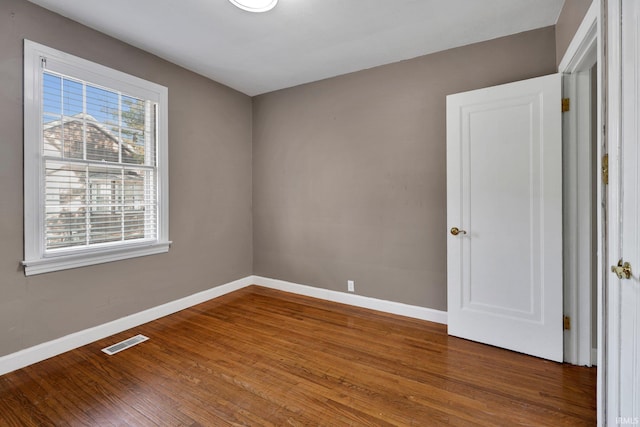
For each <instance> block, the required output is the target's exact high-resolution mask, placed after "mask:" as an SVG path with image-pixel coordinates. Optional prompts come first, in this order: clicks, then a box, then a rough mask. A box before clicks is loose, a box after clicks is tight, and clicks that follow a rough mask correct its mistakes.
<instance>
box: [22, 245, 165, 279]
mask: <svg viewBox="0 0 640 427" xmlns="http://www.w3.org/2000/svg"><path fill="white" fill-rule="evenodd" d="M169 246H171V242H158V243H152V244H148V245H145V246H137V247H128V248H114V249H109V250H102V251H99V252H94V253H84V254H73V255H63V256H56V257H51V258H40V259H32V260H24V261H22V265H23V266H24V274H25V276H33V275H36V274H42V273H49V272H52V271H59V270H68V269H70V268H78V267H85V266H89V265H95V264H103V263H105V262H112V261H120V260H123V259H129V258H137V257H141V256H147V255H155V254H161V253H165V252H169Z"/></svg>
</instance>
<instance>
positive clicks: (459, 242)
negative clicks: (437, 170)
mask: <svg viewBox="0 0 640 427" xmlns="http://www.w3.org/2000/svg"><path fill="white" fill-rule="evenodd" d="M560 86H561V82H560V75H552V76H545V77H540V78H536V79H531V80H527V81H522V82H516V83H511V84H507V85H502V86H497V87H492V88H485V89H480V90H476V91H472V92H465V93H461V94H456V95H450V96H448V97H447V219H448V227H449V228H452V227H458V228H461V229H462V230H464V231H466V234H464V233H460V234H458V235H452V234H451V233H450V234H449V236H448V241H447V254H448V312H449V333H450V334H451V335H455V336H459V337H462V338H467V339H472V340H475V341H480V342H484V343H487V344H491V345H496V346H499V347H504V348H508V349H511V350H516V351H520V352H523V353H527V354H532V355H536V356H540V357H544V358H548V359H552V360H557V361H562V178H561V176H562V155H561V151H562V146H561V145H562V144H561V121H560Z"/></svg>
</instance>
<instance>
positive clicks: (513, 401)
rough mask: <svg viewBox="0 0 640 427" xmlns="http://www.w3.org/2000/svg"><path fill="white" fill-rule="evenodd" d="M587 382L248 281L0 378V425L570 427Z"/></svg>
mask: <svg viewBox="0 0 640 427" xmlns="http://www.w3.org/2000/svg"><path fill="white" fill-rule="evenodd" d="M138 333H140V334H143V335H146V336H148V337H149V338H150V340H148V341H145V342H143V343H141V344H138V345H137V346H135V347H132V348H130V349H127V350H124V351H122V352H120V353H117V354H115V355H113V356H107V355H106V354H104V353H102V352H101V351H100V350H101V349H102V348H104V347H106V346H109V345H111V344H115V343H117V342H119V341H122V340H123V339H126V338H129V337H131V336H133V335H136V334H138ZM595 388H596V371H595V369H593V368H591V369H590V368H582V367H575V366H569V365H563V364H559V363H554V362H549V361H545V360H541V359H536V358H533V357H529V356H525V355H522V354H517V353H513V352H509V351H506V350H502V349H498V348H494V347H490V346H485V345H482V344H478V343H473V342H469V341H465V340H462V339H457V338H453V337H449V336H447V334H446V327H445V326H443V325H439V324H435V323H430V322H424V321H419V320H414V319H409V318H404V317H399V316H393V315H388V314H383V313H378V312H373V311H369V310H365V309H360V308H355V307H350V306H345V305H340V304H335V303H330V302H326V301H321V300H316V299H312V298H307V297H302V296H298V295H292V294H287V293H284V292H279V291H274V290H270V289H265V288H261V287H257V286H251V287H248V288H245V289H242V290H240V291H237V292H234V293H232V294H228V295H225V296H223V297H220V298H218V299H216V300H213V301H209V302H206V303H204V304H201V305H198V306H196V307H193V308H190V309H187V310H184V311H181V312H179V313H176V314H174V315H171V316H167V317H165V318H162V319H159V320H156V321H154V322H151V323H148V324H145V325H142V326H140V327H137V328H134V329H132V330H130V331H126V332H123V333H121V334H117V335H115V336H112V337H109V338H107V339H104V340H101V341H98V342H95V343H92V344H90V345H87V346H85V347H82V348H79V349H77V350H73V351H70V352H67V353H65V354H63V355H60V356H57V357H55V358H52V359H49V360H45V361H43V362H40V363H37V364H35V365H32V366H29V367H27V368H24V369H21V370H18V371H15V372H12V373H10V374H7V375H4V376H2V377H0V425H2V426H65V425H71V426H76V425H79V426H156V425H157V426H227V425H234V426H237V425H248V426H316V425H325V426H437V425H455V426H470V425H485V426H513V425H529V426H563V425H564V426H581V425H595V423H596V410H595V408H596V406H595V405H596V403H595V402H596V400H595Z"/></svg>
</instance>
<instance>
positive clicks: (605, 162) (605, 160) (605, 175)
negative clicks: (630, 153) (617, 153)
mask: <svg viewBox="0 0 640 427" xmlns="http://www.w3.org/2000/svg"><path fill="white" fill-rule="evenodd" d="M602 183H603V184H604V185H609V155H608V154H605V155H604V156H602Z"/></svg>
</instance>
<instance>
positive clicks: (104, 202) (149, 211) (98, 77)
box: [23, 40, 171, 275]
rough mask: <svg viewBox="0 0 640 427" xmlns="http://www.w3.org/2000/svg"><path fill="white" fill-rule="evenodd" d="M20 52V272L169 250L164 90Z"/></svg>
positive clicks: (80, 62)
mask: <svg viewBox="0 0 640 427" xmlns="http://www.w3.org/2000/svg"><path fill="white" fill-rule="evenodd" d="M24 47H25V52H24V97H25V99H24V117H25V120H24V125H25V129H24V138H25V141H24V163H25V164H24V174H25V176H24V192H25V194H24V209H25V212H24V217H25V218H24V225H25V260H24V261H23V264H24V266H25V274H27V275H31V274H39V273H46V272H49V271H56V270H62V269H67V268H74V267H80V266H85V265H91V264H97V263H102V262H109V261H115V260H120V259H125V258H131V257H136V256H143V255H151V254H156V253H161V252H167V251H168V250H169V245H170V243H171V242H169V239H168V234H169V233H168V231H169V227H168V224H169V222H168V221H169V218H168V213H169V209H168V170H167V169H168V161H167V157H168V147H167V102H168V101H167V99H168V98H167V88H165V87H163V86H160V85H157V84H155V83H151V82H148V81H145V80H142V79H139V78H137V77H134V76H131V75H128V74H125V73H122V72H119V71H116V70H112V69H110V68H107V67H104V66H102V65H98V64H95V63H93V62H90V61H87V60H84V59H81V58H78V57H75V56H72V55H69V54H66V53H63V52H60V51H57V50H55V49H51V48H48V47H46V46H43V45H40V44H37V43H33V42H31V41H28V40H25V46H24Z"/></svg>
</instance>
